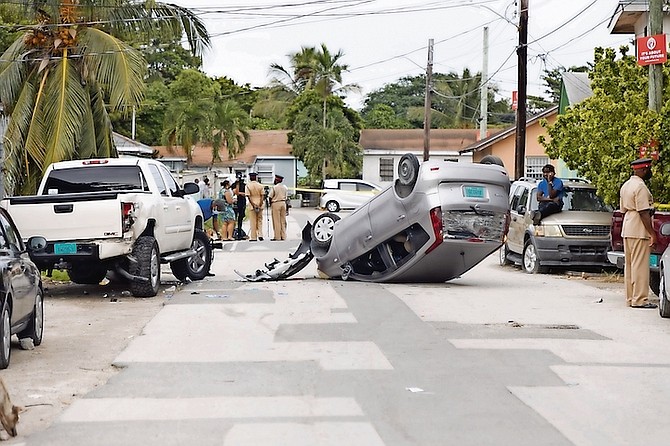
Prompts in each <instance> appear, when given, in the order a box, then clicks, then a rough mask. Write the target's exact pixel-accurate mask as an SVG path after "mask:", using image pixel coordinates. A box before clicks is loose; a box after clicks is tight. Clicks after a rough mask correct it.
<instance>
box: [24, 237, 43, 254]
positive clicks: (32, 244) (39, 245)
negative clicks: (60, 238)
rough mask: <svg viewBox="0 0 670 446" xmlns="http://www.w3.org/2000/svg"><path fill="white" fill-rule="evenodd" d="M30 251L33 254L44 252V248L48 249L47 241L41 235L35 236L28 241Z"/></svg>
mask: <svg viewBox="0 0 670 446" xmlns="http://www.w3.org/2000/svg"><path fill="white" fill-rule="evenodd" d="M27 246H28V251H31V252H40V251H44V248H46V247H47V239H45V238H44V237H42V236H40V235H35V236H33V237H30V238H29V239H28V245H27Z"/></svg>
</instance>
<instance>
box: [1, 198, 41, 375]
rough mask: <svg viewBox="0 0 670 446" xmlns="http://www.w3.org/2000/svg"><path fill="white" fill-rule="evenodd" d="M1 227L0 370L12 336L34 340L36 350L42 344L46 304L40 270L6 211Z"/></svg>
mask: <svg viewBox="0 0 670 446" xmlns="http://www.w3.org/2000/svg"><path fill="white" fill-rule="evenodd" d="M0 226H1V228H0V271H2V273H1V275H0V281H1V283H0V293H1V295H0V296H1V299H2V300H1V301H0V305H1V313H0V369H6V368H7V367H8V366H9V359H10V356H11V337H12V335H14V334H16V335H18V337H19V339H24V338H30V339H32V341H33V344H34V345H35V346H38V345H40V344H41V343H42V335H43V331H44V302H43V291H42V279H41V276H40V270H39V269H37V267H36V266H35V264H34V263H33V261H32V260H31V259H30V256H29V254H28V249H27V248H26V246H25V245H24V243H23V241H22V240H21V236H20V234H19V231H18V230H17V229H16V226H15V225H14V222H13V221H12V218H11V217H10V216H9V214H8V213H7V211H6V210H5V209H2V208H0ZM42 240H43V239H42ZM31 243H33V244H35V245H37V246H38V247H39V245H40V243H41V241H40V238H35V240H33V239H31V240H30V241H29V244H31ZM44 243H46V241H44Z"/></svg>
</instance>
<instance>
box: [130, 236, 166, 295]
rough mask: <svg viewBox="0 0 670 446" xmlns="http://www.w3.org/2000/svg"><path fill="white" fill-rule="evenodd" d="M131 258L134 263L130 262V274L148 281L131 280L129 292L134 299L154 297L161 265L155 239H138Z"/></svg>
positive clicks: (148, 237)
mask: <svg viewBox="0 0 670 446" xmlns="http://www.w3.org/2000/svg"><path fill="white" fill-rule="evenodd" d="M132 256H133V258H134V261H133V260H131V261H130V267H129V272H130V274H131V275H133V276H138V277H143V278H145V279H148V280H131V282H130V291H131V292H132V293H133V296H135V297H153V296H155V295H156V294H157V293H158V286H159V285H160V282H161V280H160V278H161V265H160V258H159V253H158V244H157V243H156V239H155V238H153V237H151V236H149V235H143V236H142V237H140V238H138V239H137V242H135V246H134V247H133V254H132Z"/></svg>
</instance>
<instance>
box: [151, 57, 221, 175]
mask: <svg viewBox="0 0 670 446" xmlns="http://www.w3.org/2000/svg"><path fill="white" fill-rule="evenodd" d="M169 90H170V100H169V102H168V104H167V107H166V112H165V121H164V124H163V142H164V143H165V144H166V145H168V146H175V145H181V147H182V150H183V151H184V154H185V155H186V159H187V160H188V162H190V161H191V159H192V156H193V147H194V146H195V145H196V144H197V143H199V142H207V141H210V140H211V129H212V123H213V119H214V116H213V110H214V108H215V107H216V99H217V98H218V96H219V92H220V89H219V85H218V84H217V83H215V82H214V81H213V80H212V79H210V78H209V77H207V76H206V75H205V74H203V73H201V72H199V71H196V70H184V71H182V72H181V73H180V74H179V75H178V76H177V79H176V80H175V81H174V82H172V83H171V84H170V86H169Z"/></svg>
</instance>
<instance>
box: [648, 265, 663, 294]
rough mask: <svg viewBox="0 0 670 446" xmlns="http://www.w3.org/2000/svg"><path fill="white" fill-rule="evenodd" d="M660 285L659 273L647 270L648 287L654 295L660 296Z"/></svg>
mask: <svg viewBox="0 0 670 446" xmlns="http://www.w3.org/2000/svg"><path fill="white" fill-rule="evenodd" d="M660 287H661V274H660V273H655V272H653V271H650V272H649V288H651V291H653V292H654V294H655V295H657V296H658V297H661V295H660V294H659V293H660Z"/></svg>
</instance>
